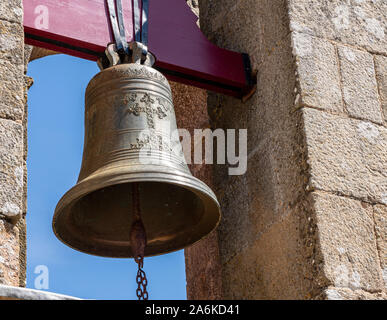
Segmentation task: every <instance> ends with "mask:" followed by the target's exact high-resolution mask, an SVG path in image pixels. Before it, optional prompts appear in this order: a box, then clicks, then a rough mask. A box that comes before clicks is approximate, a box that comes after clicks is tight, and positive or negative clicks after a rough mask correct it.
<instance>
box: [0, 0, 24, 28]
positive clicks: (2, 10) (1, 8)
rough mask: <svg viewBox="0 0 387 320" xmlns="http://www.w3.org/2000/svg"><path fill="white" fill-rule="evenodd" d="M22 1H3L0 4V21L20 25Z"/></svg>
mask: <svg viewBox="0 0 387 320" xmlns="http://www.w3.org/2000/svg"><path fill="white" fill-rule="evenodd" d="M22 7H23V4H22V0H6V1H5V0H3V1H1V3H0V20H7V21H12V22H18V23H22V21H23V8H22Z"/></svg>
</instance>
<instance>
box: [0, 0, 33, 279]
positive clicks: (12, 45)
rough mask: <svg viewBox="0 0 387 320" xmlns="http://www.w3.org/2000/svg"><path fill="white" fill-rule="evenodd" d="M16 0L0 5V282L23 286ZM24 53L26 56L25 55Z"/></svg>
mask: <svg viewBox="0 0 387 320" xmlns="http://www.w3.org/2000/svg"><path fill="white" fill-rule="evenodd" d="M22 21H23V10H22V1H21V0H10V1H2V2H1V3H0V284H7V285H14V286H24V285H25V273H26V269H25V268H26V262H25V254H26V253H25V251H26V250H25V234H26V229H25V228H26V226H25V218H24V216H25V213H26V182H27V178H26V156H27V149H26V134H25V131H26V102H27V101H26V97H27V94H26V91H27V87H28V86H29V85H30V80H29V79H28V78H27V77H26V76H25V71H26V61H28V50H26V52H25V50H24V32H23V25H22ZM25 55H26V56H27V57H25Z"/></svg>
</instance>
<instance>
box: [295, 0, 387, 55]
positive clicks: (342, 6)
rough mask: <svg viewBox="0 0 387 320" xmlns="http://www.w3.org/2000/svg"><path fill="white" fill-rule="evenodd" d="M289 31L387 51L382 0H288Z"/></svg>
mask: <svg viewBox="0 0 387 320" xmlns="http://www.w3.org/2000/svg"><path fill="white" fill-rule="evenodd" d="M288 2H289V13H290V20H291V23H290V27H291V30H292V31H297V32H301V33H307V34H310V35H315V36H318V37H322V38H328V39H332V40H336V41H339V42H342V43H347V44H351V45H355V46H361V47H364V48H366V49H368V50H371V51H373V52H383V53H386V52H387V38H386V28H387V2H386V1H384V0H347V1H342V0H312V1H304V0H289V1H288Z"/></svg>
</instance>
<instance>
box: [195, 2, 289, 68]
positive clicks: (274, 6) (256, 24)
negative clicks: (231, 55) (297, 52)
mask: <svg viewBox="0 0 387 320" xmlns="http://www.w3.org/2000/svg"><path fill="white" fill-rule="evenodd" d="M202 2H203V4H202ZM202 2H201V21H203V23H202V24H201V26H202V29H203V31H204V33H205V34H206V35H207V36H208V38H209V39H210V40H211V41H213V42H214V43H215V44H217V45H218V46H220V47H223V48H227V49H231V50H235V51H239V52H246V53H249V54H250V55H251V58H252V64H253V68H257V67H258V65H259V64H260V63H262V62H263V61H264V60H265V59H266V58H267V57H268V56H270V55H271V54H272V53H273V52H274V51H275V50H277V47H278V46H281V45H282V41H283V40H284V39H286V38H287V35H288V34H289V19H288V14H287V12H288V11H287V4H286V2H287V1H285V0H270V1H269V0H264V1H256V0H237V1H235V0H234V1H205V2H204V1H202Z"/></svg>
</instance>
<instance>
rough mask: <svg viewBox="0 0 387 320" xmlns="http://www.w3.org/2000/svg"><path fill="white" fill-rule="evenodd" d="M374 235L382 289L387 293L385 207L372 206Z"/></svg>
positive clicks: (386, 220)
mask: <svg viewBox="0 0 387 320" xmlns="http://www.w3.org/2000/svg"><path fill="white" fill-rule="evenodd" d="M374 217H375V233H376V240H377V245H378V251H379V259H380V266H381V268H382V276H383V281H384V288H385V291H387V206H385V205H376V206H374Z"/></svg>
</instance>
